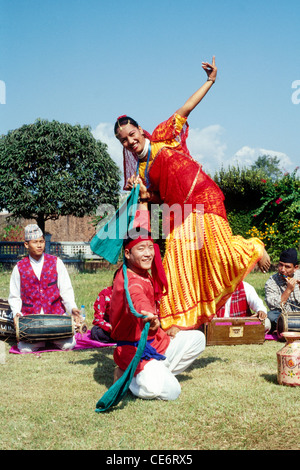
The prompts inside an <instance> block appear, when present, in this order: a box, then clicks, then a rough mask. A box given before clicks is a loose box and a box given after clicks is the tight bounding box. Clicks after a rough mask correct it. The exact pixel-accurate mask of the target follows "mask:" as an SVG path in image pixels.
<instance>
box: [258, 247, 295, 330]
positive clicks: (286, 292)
mask: <svg viewBox="0 0 300 470" xmlns="http://www.w3.org/2000/svg"><path fill="white" fill-rule="evenodd" d="M298 268H299V265H298V256H297V251H296V250H295V248H288V249H287V250H284V251H283V252H282V253H281V255H280V257H279V263H278V268H277V273H276V274H273V276H271V277H270V278H269V279H268V281H267V282H266V285H265V296H266V304H267V306H268V309H269V311H268V318H269V320H270V321H271V331H272V332H273V331H275V330H276V328H277V320H278V317H279V316H280V315H281V312H282V306H281V304H282V303H283V304H285V305H286V307H287V309H288V310H289V311H292V312H299V311H300V271H299V269H298Z"/></svg>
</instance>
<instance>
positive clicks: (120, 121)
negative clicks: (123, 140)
mask: <svg viewBox="0 0 300 470" xmlns="http://www.w3.org/2000/svg"><path fill="white" fill-rule="evenodd" d="M126 124H132V125H133V126H134V127H139V125H138V123H137V122H136V121H135V120H134V119H132V118H131V117H129V116H126V115H124V116H120V117H118V119H117V121H116V123H115V127H114V132H115V135H117V132H118V129H119V128H120V127H122V125H123V126H126Z"/></svg>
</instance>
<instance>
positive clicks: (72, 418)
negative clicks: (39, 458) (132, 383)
mask: <svg viewBox="0 0 300 470" xmlns="http://www.w3.org/2000/svg"><path fill="white" fill-rule="evenodd" d="M268 276H269V275H263V274H260V273H252V274H250V275H249V276H248V278H247V281H248V282H249V283H250V284H252V285H254V287H255V288H256V289H257V291H258V293H259V294H260V295H261V296H263V295H264V289H263V287H264V283H265V281H266V280H267V278H268ZM9 277H10V273H5V272H1V273H0V297H2V298H5V297H7V296H8V288H9ZM112 277H113V271H110V270H103V271H99V272H96V273H73V274H71V278H72V282H73V286H74V290H75V295H76V301H77V303H78V305H79V306H80V305H81V304H84V305H85V306H86V309H87V318H88V322H89V325H91V320H92V317H93V303H94V301H95V299H96V296H97V294H98V292H99V291H100V290H101V289H103V288H104V287H106V286H107V285H109V284H110V283H111V280H112ZM11 344H13V343H12V342H9V341H5V342H3V341H1V344H0V347H2V348H4V359H5V360H4V361H2V362H3V363H0V380H1V382H0V383H1V386H0V416H1V426H0V449H1V450H8V449H11V450H21V449H25V450H42V449H44V450H48V449H49V450H177V451H180V450H181V451H184V450H229V449H236V450H275V449H278V450H296V449H298V450H299V449H300V438H299V424H300V423H299V404H300V395H299V393H300V390H299V387H287V386H282V385H278V383H277V359H276V353H277V351H279V350H280V349H281V348H282V347H283V343H278V342H275V341H267V342H265V343H264V344H263V345H241V346H209V347H207V348H206V349H205V351H204V352H203V353H202V355H201V356H199V358H198V359H197V360H196V361H195V362H194V364H193V366H192V367H191V368H190V369H188V370H187V371H186V372H185V373H184V374H182V375H181V376H179V377H178V378H179V380H180V383H181V386H182V393H181V395H180V396H179V398H178V399H177V400H176V401H173V402H164V401H158V400H153V401H145V400H140V399H137V398H135V397H133V396H132V395H131V394H130V393H128V395H127V396H126V397H125V398H124V400H123V401H122V402H121V403H120V404H119V405H118V406H117V407H115V408H113V409H111V410H110V411H109V412H107V413H100V414H98V413H96V412H95V405H96V403H97V401H98V400H99V398H101V396H102V395H103V394H104V393H105V391H106V390H107V389H108V388H109V387H110V386H111V385H112V377H113V370H114V362H113V348H101V349H89V350H81V351H68V352H59V351H57V352H50V353H42V354H37V355H36V354H27V355H15V354H10V353H9V349H10V347H11Z"/></svg>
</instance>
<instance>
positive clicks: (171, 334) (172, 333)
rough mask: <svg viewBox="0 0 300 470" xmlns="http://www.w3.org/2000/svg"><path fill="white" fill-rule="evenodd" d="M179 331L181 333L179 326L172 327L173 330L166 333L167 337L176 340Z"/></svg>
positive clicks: (170, 329)
mask: <svg viewBox="0 0 300 470" xmlns="http://www.w3.org/2000/svg"><path fill="white" fill-rule="evenodd" d="M178 331H180V328H178V327H177V326H171V328H169V329H168V330H167V331H166V333H167V335H169V336H171V338H174V337H175V336H176V335H177V333H178Z"/></svg>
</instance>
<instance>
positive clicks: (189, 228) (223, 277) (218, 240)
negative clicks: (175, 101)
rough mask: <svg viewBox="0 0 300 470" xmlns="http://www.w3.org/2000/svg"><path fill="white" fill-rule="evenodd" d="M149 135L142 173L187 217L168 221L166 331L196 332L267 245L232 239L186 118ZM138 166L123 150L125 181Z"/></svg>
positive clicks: (163, 198)
mask: <svg viewBox="0 0 300 470" xmlns="http://www.w3.org/2000/svg"><path fill="white" fill-rule="evenodd" d="M145 134H146V135H147V137H148V138H149V139H150V142H151V158H150V162H149V164H148V168H146V165H147V164H146V163H145V162H143V163H142V164H141V163H140V165H139V174H140V176H141V177H142V178H143V180H144V181H145V183H146V184H147V187H148V189H149V191H154V192H156V193H158V194H159V197H160V200H161V203H164V204H166V205H168V206H177V207H178V208H179V212H180V211H181V213H182V214H183V217H182V218H181V219H180V218H179V219H176V217H174V216H173V215H172V214H170V217H166V218H165V220H164V222H165V226H164V227H165V234H166V235H167V237H166V251H165V256H164V260H163V265H164V269H165V271H166V275H167V279H168V284H169V292H168V295H167V296H164V297H163V298H162V301H161V307H160V317H161V324H162V328H163V329H168V328H170V327H171V326H172V325H175V326H178V327H179V328H182V329H192V328H198V327H199V326H200V325H201V324H202V323H204V322H207V321H209V320H211V318H212V317H213V316H214V315H215V313H216V311H217V310H218V309H219V308H220V307H221V306H222V305H224V304H225V302H226V300H227V299H228V298H229V297H230V295H231V294H232V292H233V291H234V290H235V289H236V287H237V285H238V284H239V283H240V282H241V281H242V280H243V279H244V278H245V277H246V275H247V274H248V273H249V272H250V271H251V270H252V269H253V267H254V266H255V264H256V263H257V262H258V261H259V260H260V259H261V258H262V256H263V249H264V245H263V243H262V242H261V241H260V240H259V239H257V238H253V239H249V240H245V239H244V238H242V237H240V236H233V235H232V232H231V229H230V227H229V224H228V221H227V217H226V210H225V207H224V196H223V193H222V191H221V190H220V188H219V187H218V186H217V184H216V183H215V182H214V181H213V180H212V179H211V178H210V177H209V176H208V175H207V174H206V173H204V171H203V170H202V166H201V165H200V164H199V163H198V162H197V161H196V160H194V159H193V158H192V156H191V155H190V153H189V151H188V149H187V147H186V138H187V136H188V124H187V121H186V118H184V117H182V116H179V115H178V114H174V115H173V116H171V117H170V118H169V119H168V120H167V121H165V122H163V123H161V124H159V125H158V126H157V127H156V129H155V130H154V132H153V134H152V135H151V136H150V135H149V134H147V133H145ZM136 162H137V157H136V156H135V155H134V154H132V153H130V152H128V151H127V150H124V174H125V181H127V178H128V177H129V176H131V175H132V174H133V173H134V172H135V171H133V168H134V166H135V170H136V164H137V163H136ZM186 208H187V210H186ZM178 220H179V221H178Z"/></svg>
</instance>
